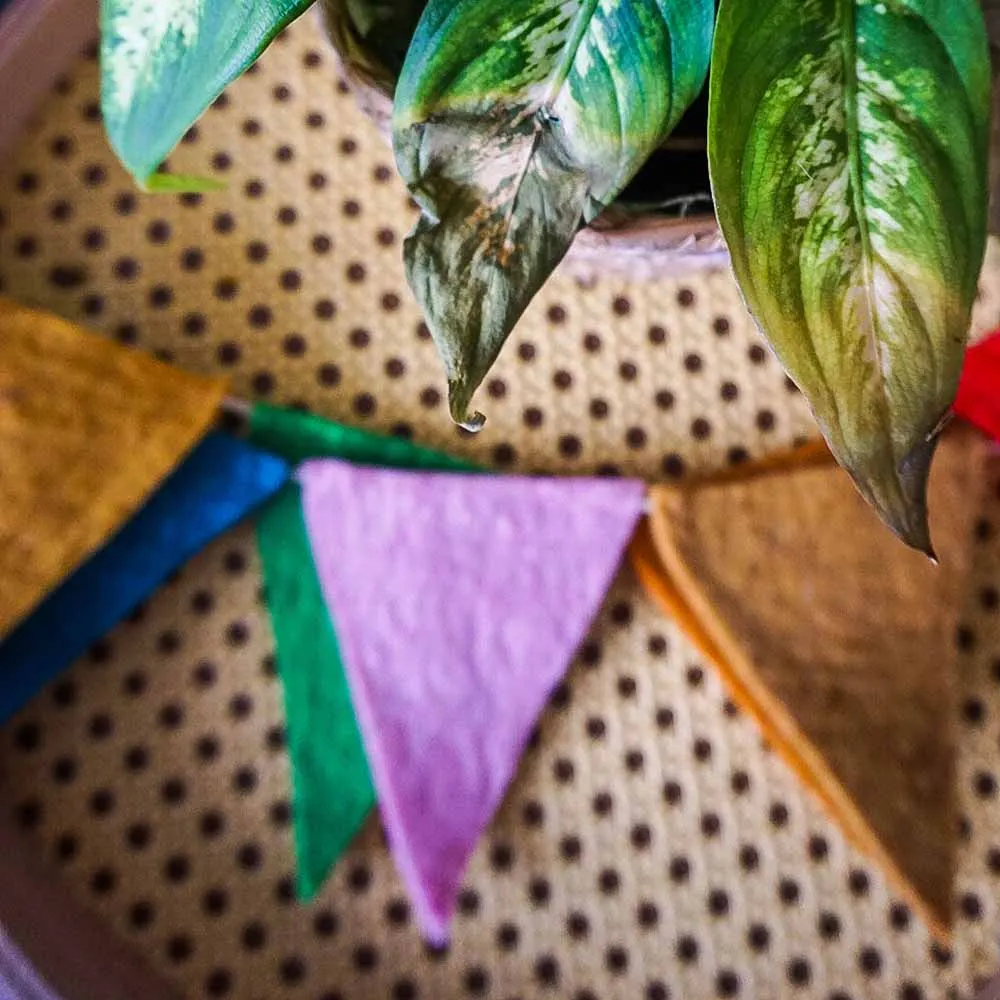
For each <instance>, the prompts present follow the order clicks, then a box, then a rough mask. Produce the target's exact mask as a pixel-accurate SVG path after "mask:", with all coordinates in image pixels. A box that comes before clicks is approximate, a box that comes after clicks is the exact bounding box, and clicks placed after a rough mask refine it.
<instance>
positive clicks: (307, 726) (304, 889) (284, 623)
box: [250, 404, 471, 901]
mask: <svg viewBox="0 0 1000 1000" xmlns="http://www.w3.org/2000/svg"><path fill="white" fill-rule="evenodd" d="M250 440H251V441H252V442H253V443H254V444H256V445H258V446H259V447H261V448H265V449H267V450H268V451H271V452H274V453H275V454H279V455H282V456H284V457H285V458H287V459H288V460H289V461H293V462H302V461H304V460H305V459H308V458H319V457H332V458H344V459H348V460H350V461H354V462H361V463H365V464H370V465H379V466H386V467H390V466H391V467H400V468H424V469H448V468H452V469H470V468H471V466H469V465H468V464H467V463H464V462H462V461H460V460H459V459H454V458H452V457H451V456H449V455H446V454H444V453H443V452H437V451H432V450H431V449H428V448H422V447H420V446H419V445H415V444H412V443H411V442H409V441H405V440H402V439H400V438H395V437H387V436H385V435H382V434H374V433H372V432H371V431H366V430H362V429H360V428H356V427H348V426H345V425H343V424H338V423H334V422H333V421H331V420H325V419H323V418H322V417H317V416H314V415H312V414H307V413H302V412H300V411H296V410H283V409H276V408H275V407H271V406H266V405H264V404H258V405H257V406H255V407H254V408H253V410H252V411H251V415H250ZM257 541H258V548H259V551H260V556H261V563H262V565H263V572H264V583H265V587H266V591H267V609H268V614H269V615H270V618H271V626H272V629H273V631H274V639H275V647H276V649H275V656H276V660H277V667H278V675H279V677H280V678H281V683H282V689H283V691H284V699H285V719H286V728H287V730H288V757H289V763H290V767H291V772H292V798H293V803H294V808H293V810H292V832H293V836H294V839H295V856H296V890H297V893H298V895H299V898H300V899H302V900H305V901H308V900H311V899H312V898H313V897H314V896H315V895H316V893H317V892H318V891H319V889H320V887H321V886H322V884H323V882H324V880H325V879H326V877H327V875H328V874H329V872H330V870H331V869H332V868H333V866H334V864H335V863H336V861H337V859H338V858H339V857H340V855H341V854H342V853H343V851H344V849H345V848H346V847H347V845H348V844H349V843H350V841H351V840H352V839H353V837H354V835H355V834H356V833H357V831H358V830H359V829H360V827H361V825H362V824H363V823H364V821H365V819H366V817H367V816H368V813H369V812H370V810H371V807H372V806H373V805H374V804H375V789H374V786H373V785H372V779H371V774H370V772H369V769H368V761H367V758H366V757H365V754H364V748H363V746H362V743H361V734H360V732H359V731H358V726H357V723H356V721H355V719H354V708H353V706H352V704H351V699H350V694H349V690H348V687H347V679H346V677H345V675H344V667H343V663H342V660H341V655H340V648H339V645H338V642H337V636H336V631H335V627H334V623H333V622H332V621H331V620H330V618H329V615H328V614H327V611H326V606H325V604H324V603H323V595H322V591H321V590H320V585H319V580H318V579H317V577H316V570H315V567H314V566H313V561H312V553H311V551H310V548H309V539H308V536H307V534H306V527H305V522H304V520H303V517H302V510H301V506H300V490H299V487H298V485H297V484H296V483H289V484H288V486H286V487H285V488H284V489H283V490H282V492H281V494H280V495H279V496H278V497H277V498H276V499H275V500H274V501H273V502H272V503H270V504H268V506H267V507H266V508H265V509H264V510H263V511H262V512H261V515H260V517H259V518H258V521H257Z"/></svg>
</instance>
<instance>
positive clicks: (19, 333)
mask: <svg viewBox="0 0 1000 1000" xmlns="http://www.w3.org/2000/svg"><path fill="white" fill-rule="evenodd" d="M223 390H224V383H223V382H222V381H221V380H218V379H209V378H203V377H200V376H195V375H190V374H187V373H186V372H183V371H181V370H180V369H177V368H174V367H171V366H169V365H165V364H162V363H161V362H159V361H156V360H155V359H153V358H151V357H149V356H147V355H144V354H142V353H140V352H138V351H133V350H129V349H127V348H124V347H121V346H120V345H118V344H116V343H114V342H113V341H111V340H108V339H106V338H104V337H99V336H96V335H95V334H91V333H88V332H86V331H85V330H83V329H81V328H79V327H77V326H74V325H72V324H71V323H67V322H65V321H63V320H61V319H58V318H57V317H55V316H51V315H48V314H46V313H41V312H35V311H33V310H30V309H25V308H22V307H21V306H18V305H16V304H15V303H13V302H10V301H8V300H2V299H0V469H2V470H3V474H2V476H0V637H2V636H3V635H4V634H5V633H6V632H8V631H9V630H10V629H11V628H12V627H13V625H14V624H15V623H16V622H17V621H18V620H20V619H21V618H22V617H23V616H24V615H25V614H26V613H27V612H28V611H29V610H30V609H31V608H32V607H34V606H35V605H36V604H37V603H38V602H39V601H40V600H41V599H42V598H43V597H44V596H45V594H47V593H48V592H49V591H50V590H51V589H52V588H53V587H55V586H56V585H57V584H58V583H59V582H60V581H61V580H63V579H64V578H65V577H66V576H67V575H68V574H69V573H71V572H72V571H73V570H74V569H76V568H77V567H78V566H79V565H80V564H81V563H82V562H83V561H84V560H85V559H86V558H87V557H88V556H89V555H90V554H91V553H92V552H94V551H95V550H96V549H97V548H99V547H100V546H101V545H103V544H104V542H106V541H107V540H108V538H109V537H110V536H111V535H112V534H113V533H114V532H115V531H117V530H118V529H119V528H120V527H121V526H122V524H123V523H124V522H125V521H126V520H128V518H129V517H131V516H132V514H133V513H134V512H135V511H136V509H137V508H138V507H139V506H140V505H141V504H142V502H143V501H144V500H145V499H146V497H147V496H148V495H149V494H150V492H152V490H153V489H155V487H156V486H157V485H158V483H159V482H160V481H161V480H162V479H163V477H164V476H166V475H167V474H168V473H169V472H170V471H171V470H172V469H173V468H174V466H176V465H177V463H178V462H179V461H180V460H181V458H182V457H183V456H184V455H185V454H186V453H187V452H188V451H189V450H190V449H191V448H192V446H193V445H194V444H195V443H196V442H197V441H198V440H199V439H200V438H201V437H202V436H203V435H204V434H205V432H206V431H207V430H208V428H209V427H210V426H211V424H212V421H213V420H214V419H215V414H216V410H217V408H218V405H219V402H220V400H221V399H222V395H223Z"/></svg>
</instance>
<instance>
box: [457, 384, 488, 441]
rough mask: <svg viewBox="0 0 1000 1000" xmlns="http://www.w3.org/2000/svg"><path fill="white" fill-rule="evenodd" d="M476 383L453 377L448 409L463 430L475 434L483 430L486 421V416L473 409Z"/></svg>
mask: <svg viewBox="0 0 1000 1000" xmlns="http://www.w3.org/2000/svg"><path fill="white" fill-rule="evenodd" d="M475 390H476V385H475V384H472V385H470V384H469V383H468V382H467V381H466V380H464V379H451V380H449V382H448V409H449V410H450V411H451V419H452V420H454V421H455V423H456V424H458V426H459V427H461V428H462V429H463V430H467V431H471V432H472V433H473V434H475V433H477V432H479V431H481V430H482V429H483V425H484V424H485V423H486V416H485V414H483V413H480V412H479V410H473V409H471V404H472V394H473V393H474V392H475Z"/></svg>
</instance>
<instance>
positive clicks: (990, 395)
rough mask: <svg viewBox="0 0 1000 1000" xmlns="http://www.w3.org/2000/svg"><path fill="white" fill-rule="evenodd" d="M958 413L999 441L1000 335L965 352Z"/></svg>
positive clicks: (956, 406)
mask: <svg viewBox="0 0 1000 1000" xmlns="http://www.w3.org/2000/svg"><path fill="white" fill-rule="evenodd" d="M955 413H957V414H958V415H959V416H960V417H964V418H965V419H966V420H968V421H969V423H971V424H975V426H976V427H978V428H979V429H980V430H981V431H983V432H984V433H986V434H988V435H989V436H990V437H991V438H993V440H994V441H1000V332H998V333H993V334H991V335H990V336H988V337H986V338H985V339H984V340H981V341H980V342H979V343H978V344H976V345H975V346H973V347H970V348H969V350H968V351H967V352H966V355H965V364H964V365H963V367H962V378H961V380H960V381H959V384H958V396H957V398H956V399H955Z"/></svg>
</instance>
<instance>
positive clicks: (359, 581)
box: [299, 460, 645, 943]
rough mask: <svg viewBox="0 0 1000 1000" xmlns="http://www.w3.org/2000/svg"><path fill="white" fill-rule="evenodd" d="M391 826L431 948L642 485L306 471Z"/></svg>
mask: <svg viewBox="0 0 1000 1000" xmlns="http://www.w3.org/2000/svg"><path fill="white" fill-rule="evenodd" d="M299 479H300V481H301V483H302V486H303V509H304V512H305V518H306V524H307V525H308V529H309V537H310V541H311V543H312V547H313V556H314V559H315V562H316V569H317V572H318V575H319V579H320V582H321V584H322V588H323V592H324V595H325V598H326V601H327V604H328V606H329V608H330V612H331V614H332V616H333V618H334V620H335V621H336V623H337V634H338V636H339V638H340V642H341V647H342V653H343V658H344V664H345V667H346V670H347V676H348V680H349V683H350V687H351V694H352V697H353V700H354V708H355V712H356V713H357V717H358V722H359V725H360V727H361V733H362V736H363V738H364V742H365V749H366V751H367V754H368V759H369V763H370V765H371V768H372V775H373V777H374V780H375V787H376V790H377V792H378V798H379V802H380V805H381V810H382V817H383V822H384V823H385V827H386V832H387V834H388V837H389V841H390V844H391V846H392V850H393V853H394V855H395V857H396V863H397V865H398V866H399V869H400V873H401V874H402V876H403V879H404V881H405V882H406V884H407V887H408V889H409V891H410V894H411V896H412V899H413V904H414V910H415V912H416V915H417V918H418V920H419V922H420V925H421V927H422V929H423V931H424V933H425V935H426V936H427V938H428V939H429V940H431V941H433V942H436V943H443V942H444V941H446V940H447V937H448V927H449V923H450V918H451V914H452V911H453V907H454V900H455V895H456V892H457V890H458V887H459V884H460V882H461V879H462V874H463V872H464V870H465V865H466V863H467V861H468V858H469V855H470V854H471V853H472V851H473V849H474V848H475V846H476V842H477V841H478V839H479V837H480V835H481V834H482V832H483V830H484V829H485V827H486V825H487V824H488V823H489V821H490V818H491V817H492V815H493V813H494V811H495V810H496V808H497V806H498V805H499V804H500V800H501V799H502V798H503V795H504V792H505V791H506V789H507V786H508V784H509V782H510V780H511V778H512V777H513V775H514V772H515V770H516V768H517V763H518V760H519V758H520V756H521V752H522V750H523V748H524V744H525V742H526V740H527V738H528V736H529V734H530V732H531V728H532V726H533V724H534V722H535V720H536V718H537V717H538V714H539V712H540V711H541V709H542V707H543V706H544V704H545V702H546V700H547V698H548V696H549V694H550V693H551V691H552V689H553V688H554V687H555V685H556V684H557V683H558V682H559V680H560V679H561V677H562V675H563V674H564V673H565V671H566V668H567V666H568V664H569V661H570V659H571V658H572V656H573V653H574V651H575V650H576V647H577V646H578V645H579V643H580V642H581V640H582V639H583V636H584V634H585V632H586V630H587V627H588V625H589V623H590V621H591V619H592V617H593V615H594V613H595V611H596V609H597V607H598V606H599V604H600V602H601V600H602V599H603V597H604V595H605V593H606V592H607V588H608V586H609V585H610V583H611V579H612V577H613V575H614V573H615V571H616V569H617V567H618V564H619V562H620V560H621V556H622V552H623V551H624V548H625V546H626V545H627V544H628V541H629V539H630V537H631V535H632V532H633V530H634V528H635V524H636V521H637V519H638V517H639V515H640V514H641V512H642V508H643V498H644V493H645V490H644V486H643V484H641V483H639V482H636V481H632V480H612V479H579V478H575V479H542V478H529V477H513V476H503V477H501V476H488V475H467V474H450V473H447V474H446V473H425V472H404V471H398V470H392V469H380V468H360V467H355V466H351V465H347V464H344V463H342V462H337V461H333V460H329V461H326V460H322V461H314V462H307V463H306V464H305V465H304V466H303V467H302V468H301V469H300V471H299Z"/></svg>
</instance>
